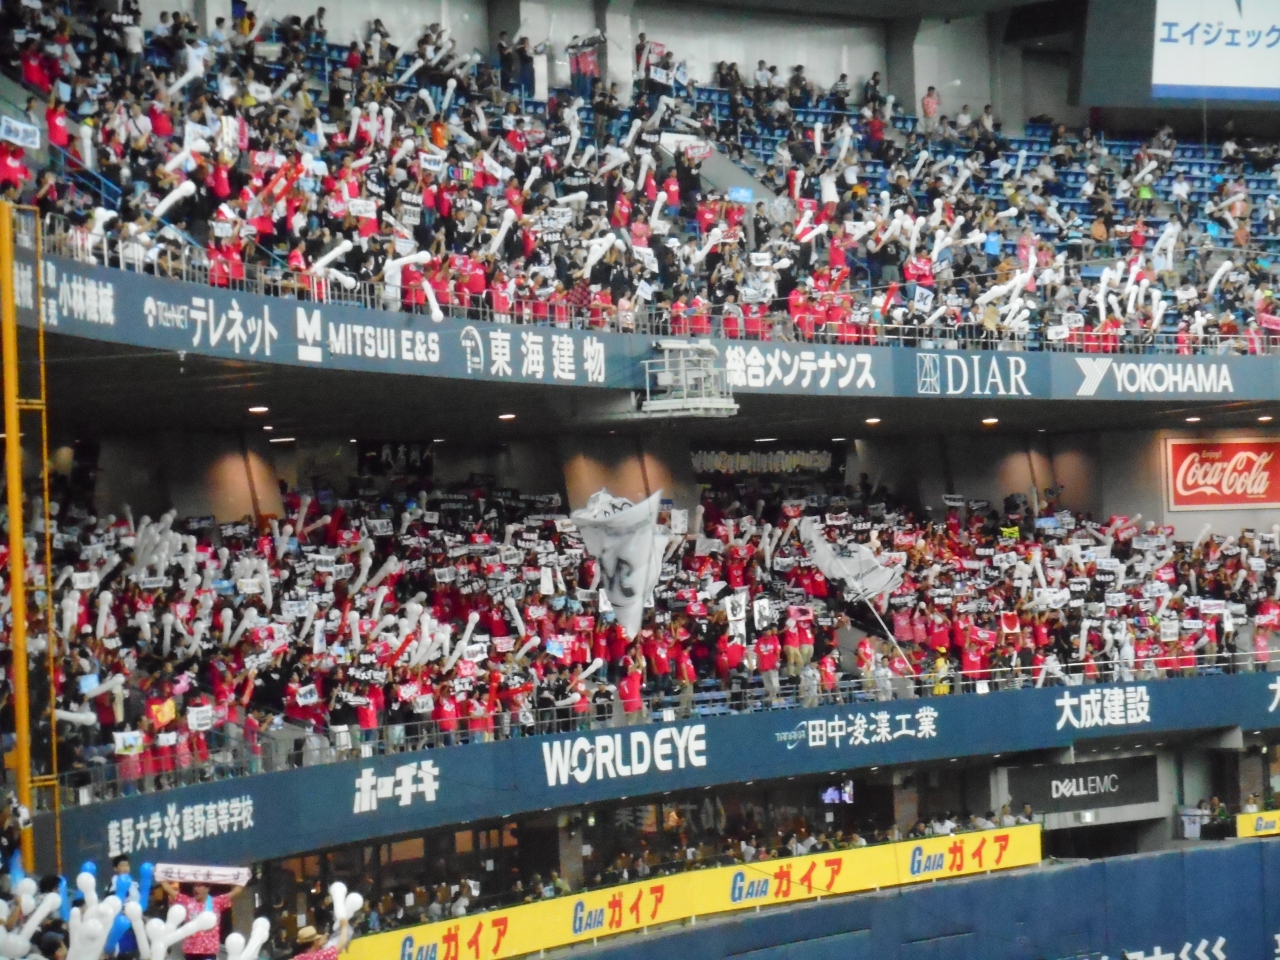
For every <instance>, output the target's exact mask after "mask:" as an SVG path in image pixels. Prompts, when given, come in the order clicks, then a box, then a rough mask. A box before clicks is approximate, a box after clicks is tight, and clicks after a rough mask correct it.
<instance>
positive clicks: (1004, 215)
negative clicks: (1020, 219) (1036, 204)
mask: <svg viewBox="0 0 1280 960" xmlns="http://www.w3.org/2000/svg"><path fill="white" fill-rule="evenodd" d="M1017 215H1018V208H1017V207H1009V208H1008V209H1007V210H1001V211H1000V212H999V213H997V214H996V217H995V218H996V219H997V220H1012V219H1013V218H1014V217H1016V216H1017Z"/></svg>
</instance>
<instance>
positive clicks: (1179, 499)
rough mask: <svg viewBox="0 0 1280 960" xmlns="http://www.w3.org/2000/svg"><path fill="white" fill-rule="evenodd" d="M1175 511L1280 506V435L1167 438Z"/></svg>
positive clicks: (1168, 491)
mask: <svg viewBox="0 0 1280 960" xmlns="http://www.w3.org/2000/svg"><path fill="white" fill-rule="evenodd" d="M1165 493H1166V501H1167V503H1168V506H1169V509H1170V510H1257V509H1270V508H1274V507H1280V440H1270V439H1263V438H1241V439H1229V440H1173V439H1169V440H1166V441H1165Z"/></svg>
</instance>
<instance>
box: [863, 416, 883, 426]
mask: <svg viewBox="0 0 1280 960" xmlns="http://www.w3.org/2000/svg"><path fill="white" fill-rule="evenodd" d="M865 422H866V423H868V424H870V425H871V426H873V427H874V426H875V425H876V424H877V423H879V422H880V418H879V417H867V419H866V421H865Z"/></svg>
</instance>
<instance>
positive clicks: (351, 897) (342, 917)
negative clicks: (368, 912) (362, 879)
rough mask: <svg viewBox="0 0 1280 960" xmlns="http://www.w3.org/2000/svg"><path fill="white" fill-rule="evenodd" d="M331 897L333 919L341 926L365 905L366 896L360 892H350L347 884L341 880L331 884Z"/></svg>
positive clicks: (348, 921)
mask: <svg viewBox="0 0 1280 960" xmlns="http://www.w3.org/2000/svg"><path fill="white" fill-rule="evenodd" d="M329 899H330V900H331V901H332V902H333V919H334V921H335V922H337V924H338V925H339V926H343V925H346V924H349V923H350V922H351V920H352V919H353V918H354V917H355V915H356V914H357V913H359V912H360V908H361V907H363V906H364V897H362V896H361V895H360V894H358V893H348V892H347V888H346V885H345V884H343V883H342V882H341V881H334V882H333V883H331V884H329Z"/></svg>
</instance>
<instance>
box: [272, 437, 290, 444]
mask: <svg viewBox="0 0 1280 960" xmlns="http://www.w3.org/2000/svg"><path fill="white" fill-rule="evenodd" d="M294 439H295V438H294V437H272V438H271V439H270V440H268V441H267V442H268V443H293V441H294Z"/></svg>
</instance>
